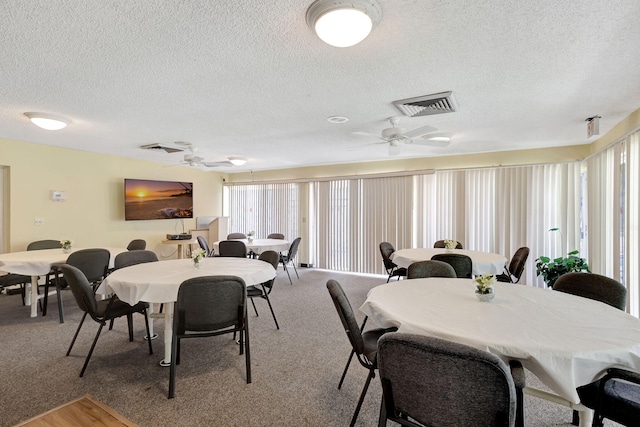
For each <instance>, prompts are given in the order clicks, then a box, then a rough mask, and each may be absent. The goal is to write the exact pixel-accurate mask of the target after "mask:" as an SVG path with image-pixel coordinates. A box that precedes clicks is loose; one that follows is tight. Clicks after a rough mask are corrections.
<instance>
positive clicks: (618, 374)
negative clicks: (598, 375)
mask: <svg viewBox="0 0 640 427" xmlns="http://www.w3.org/2000/svg"><path fill="white" fill-rule="evenodd" d="M612 379H620V380H624V381H629V382H631V383H635V384H639V385H640V373H638V372H632V371H628V370H626V369H620V368H609V369H607V374H606V375H605V376H604V377H603V378H602V381H601V382H600V387H604V383H606V382H607V381H609V380H612Z"/></svg>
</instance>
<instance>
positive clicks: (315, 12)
mask: <svg viewBox="0 0 640 427" xmlns="http://www.w3.org/2000/svg"><path fill="white" fill-rule="evenodd" d="M381 16H382V9H381V8H380V5H379V4H378V3H377V2H376V1H375V0H351V1H348V0H316V1H315V2H313V3H312V4H311V6H309V9H307V25H309V28H311V29H312V30H313V31H315V33H316V34H317V35H318V37H320V39H321V40H322V41H323V42H325V43H327V44H330V45H331V46H336V47H349V46H353V45H356V44H358V43H360V42H361V41H362V40H364V39H365V38H366V37H367V36H368V35H369V33H370V32H371V30H372V29H373V28H374V27H375V26H376V25H378V22H380V17H381Z"/></svg>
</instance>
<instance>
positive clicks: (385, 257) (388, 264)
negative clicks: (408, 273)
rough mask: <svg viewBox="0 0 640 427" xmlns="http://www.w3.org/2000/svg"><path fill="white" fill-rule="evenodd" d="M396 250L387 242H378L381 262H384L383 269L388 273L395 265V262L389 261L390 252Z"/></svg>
mask: <svg viewBox="0 0 640 427" xmlns="http://www.w3.org/2000/svg"><path fill="white" fill-rule="evenodd" d="M395 251H396V250H395V248H394V247H393V245H392V244H391V243H389V242H382V243H380V253H381V254H382V262H383V263H384V269H385V270H387V273H389V272H390V271H391V270H392V269H394V268H395V267H396V265H395V263H394V262H393V261H391V254H392V253H394V252H395Z"/></svg>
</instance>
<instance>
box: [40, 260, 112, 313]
mask: <svg viewBox="0 0 640 427" xmlns="http://www.w3.org/2000/svg"><path fill="white" fill-rule="evenodd" d="M110 259H111V253H110V252H109V251H108V250H107V249H99V248H96V249H81V250H79V251H75V252H72V253H71V254H69V257H68V258H67V262H66V264H68V265H71V266H73V267H76V268H78V269H79V270H80V271H82V273H83V274H84V276H85V277H86V278H87V280H89V283H91V286H92V287H93V289H94V291H95V289H97V288H98V286H99V285H100V282H101V281H102V279H104V278H105V277H106V275H107V273H108V270H109V260H110ZM52 271H53V272H54V277H53V280H47V281H46V282H45V286H44V298H43V301H42V315H43V316H46V315H47V305H48V302H49V287H50V286H54V287H55V289H56V296H57V297H58V315H59V317H60V323H64V309H63V304H62V295H61V293H60V291H61V290H62V289H64V288H66V287H67V281H66V280H65V278H64V277H60V268H59V265H57V266H56V265H54V266H53V268H52Z"/></svg>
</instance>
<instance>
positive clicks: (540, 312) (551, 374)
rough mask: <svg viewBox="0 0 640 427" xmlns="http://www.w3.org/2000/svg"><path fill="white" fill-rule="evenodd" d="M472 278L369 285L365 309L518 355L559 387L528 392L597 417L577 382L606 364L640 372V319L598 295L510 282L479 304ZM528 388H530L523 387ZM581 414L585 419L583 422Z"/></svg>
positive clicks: (416, 329) (403, 325)
mask: <svg viewBox="0 0 640 427" xmlns="http://www.w3.org/2000/svg"><path fill="white" fill-rule="evenodd" d="M475 287H476V284H475V282H474V281H473V280H472V279H450V278H436V277H432V278H427V279H409V280H402V281H400V282H392V283H388V284H384V285H381V286H377V287H375V288H373V289H371V290H370V291H369V294H368V296H367V299H366V301H365V302H364V304H363V305H362V306H361V307H360V310H361V311H362V312H363V313H364V314H366V315H367V316H369V318H371V319H372V320H373V322H374V323H375V324H376V325H378V326H380V327H384V328H389V327H397V328H398V331H399V332H405V333H412V334H419V335H428V336H434V337H438V338H442V339H446V340H450V341H455V342H459V343H462V344H466V345H470V346H473V347H476V348H479V349H481V350H485V351H488V352H490V353H493V354H495V355H497V356H499V357H501V358H503V359H504V360H505V361H508V360H512V359H513V360H518V361H520V362H521V363H522V365H523V366H524V367H525V368H527V369H528V370H529V371H531V372H533V373H534V374H535V375H536V376H537V377H538V378H539V379H540V380H541V381H542V383H544V384H545V385H546V386H547V387H549V388H550V389H551V390H552V391H553V392H554V393H553V394H550V393H548V392H545V391H542V390H537V389H530V391H529V392H528V394H533V395H536V396H538V397H542V398H547V399H550V400H552V401H556V402H560V400H558V399H562V400H561V401H562V402H563V403H564V404H565V405H566V406H569V407H572V408H575V409H576V410H579V411H581V412H584V413H585V414H584V416H582V415H581V416H580V421H581V425H583V423H585V424H588V420H589V419H590V416H591V415H592V414H591V413H590V411H589V410H588V409H587V408H585V407H583V406H582V405H580V404H579V402H580V398H579V396H578V394H577V392H576V387H579V386H581V385H585V384H589V383H591V382H592V381H594V380H595V379H597V378H599V377H600V376H601V375H603V373H604V372H605V371H606V369H607V368H609V367H620V368H626V369H630V370H633V371H636V372H637V371H640V320H639V319H638V318H636V317H634V316H631V315H629V314H627V313H625V312H624V311H622V310H618V309H616V308H614V307H611V306H609V305H607V304H604V303H602V302H599V301H595V300H591V299H587V298H582V297H578V296H575V295H571V294H567V293H563V292H557V291H552V290H550V289H543V288H536V287H532V286H525V285H516V284H511V283H496V284H494V285H493V287H494V293H495V297H494V298H493V300H492V301H491V302H482V301H480V300H478V299H477V298H476V295H475ZM525 392H527V389H525ZM583 419H584V421H583Z"/></svg>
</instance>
